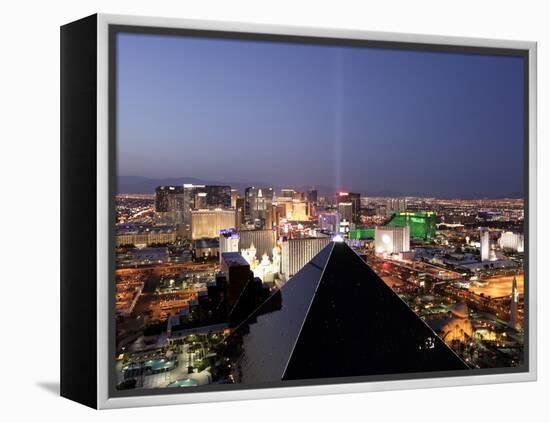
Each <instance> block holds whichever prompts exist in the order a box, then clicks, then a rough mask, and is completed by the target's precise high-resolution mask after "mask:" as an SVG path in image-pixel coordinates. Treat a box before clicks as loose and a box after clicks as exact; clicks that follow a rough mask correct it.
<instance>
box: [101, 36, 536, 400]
mask: <svg viewBox="0 0 550 423" xmlns="http://www.w3.org/2000/svg"><path fill="white" fill-rule="evenodd" d="M115 43H116V82H115V86H116V136H115V139H116V143H115V145H116V172H117V174H116V185H117V186H116V198H115V210H114V212H115V215H116V222H113V225H115V231H114V239H113V240H112V242H113V243H114V246H113V247H114V254H115V257H113V260H114V263H115V265H114V267H115V275H114V277H113V281H114V282H113V283H114V285H115V286H114V289H113V292H114V295H115V298H114V302H115V306H114V311H115V315H113V317H112V318H113V320H114V321H115V323H114V335H113V336H114V339H115V340H116V342H115V344H116V345H115V347H114V356H113V357H112V360H113V365H112V373H114V375H113V376H112V378H113V380H114V384H115V386H114V387H115V390H116V391H117V392H120V393H121V394H129V393H132V392H134V393H136V394H139V392H151V391H145V390H162V392H163V393H167V392H182V391H183V392H191V391H197V390H201V389H210V390H216V389H222V385H240V386H242V387H247V388H254V387H268V386H281V385H282V386H284V385H285V384H291V385H292V384H294V385H296V384H297V383H300V381H309V382H308V383H317V382H316V381H318V383H330V381H338V383H341V382H345V381H346V380H347V379H346V378H348V379H349V381H357V380H362V379H361V378H363V379H364V380H381V378H388V377H389V378H395V379H399V378H400V377H415V376H414V375H418V377H424V378H425V377H432V376H433V377H440V376H449V375H468V374H476V372H489V371H493V372H505V371H514V369H521V368H522V367H523V366H525V365H526V362H525V357H526V353H527V349H526V348H525V344H524V335H525V330H526V325H527V323H528V322H526V321H525V320H524V316H526V314H527V313H526V309H525V303H526V302H524V298H525V297H524V296H525V295H527V292H528V290H527V288H528V280H527V278H526V277H524V269H525V268H526V260H527V254H526V253H527V252H526V247H527V239H526V238H525V237H524V234H525V233H526V227H527V223H525V224H524V219H525V218H526V213H525V207H526V199H525V196H524V186H525V183H526V180H525V176H524V173H525V160H524V152H525V125H526V122H525V114H524V106H525V105H524V98H525V96H524V94H525V93H524V89H525V87H524V81H525V74H524V72H525V67H524V58H523V57H522V56H514V55H505V54H490V53H489V52H479V51H473V52H469V51H452V52H449V51H435V50H429V49H425V50H420V49H404V48H392V47H391V46H388V47H381V46H369V45H345V44H344V43H333V44H330V43H324V44H323V43H321V42H313V41H310V42H308V41H307V40H277V39H250V37H248V39H244V38H243V39H239V38H237V37H236V36H233V38H231V37H228V36H226V37H219V36H218V37H216V36H211V35H204V36H201V35H200V34H183V35H178V34H169V35H161V34H144V33H139V32H131V31H128V32H118V33H117V34H116V39H115ZM366 378H370V379H366ZM377 378H378V379H377ZM163 388H164V389H163ZM183 388H184V389H183ZM225 388H227V387H225Z"/></svg>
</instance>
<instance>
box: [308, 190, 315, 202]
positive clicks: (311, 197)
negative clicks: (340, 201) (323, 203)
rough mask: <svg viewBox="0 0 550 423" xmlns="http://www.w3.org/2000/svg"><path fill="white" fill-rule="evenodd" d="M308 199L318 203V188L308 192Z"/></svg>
mask: <svg viewBox="0 0 550 423" xmlns="http://www.w3.org/2000/svg"><path fill="white" fill-rule="evenodd" d="M307 201H309V202H310V203H312V204H317V190H316V189H313V188H312V189H310V190H309V191H308V192H307Z"/></svg>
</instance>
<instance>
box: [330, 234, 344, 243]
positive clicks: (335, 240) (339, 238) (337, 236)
mask: <svg viewBox="0 0 550 423" xmlns="http://www.w3.org/2000/svg"><path fill="white" fill-rule="evenodd" d="M332 240H333V241H334V242H344V238H343V237H342V235H334V236H333V237H332Z"/></svg>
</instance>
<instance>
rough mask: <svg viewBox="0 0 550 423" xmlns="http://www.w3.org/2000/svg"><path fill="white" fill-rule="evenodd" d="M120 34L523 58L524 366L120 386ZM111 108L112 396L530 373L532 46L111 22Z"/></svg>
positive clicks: (110, 268)
mask: <svg viewBox="0 0 550 423" xmlns="http://www.w3.org/2000/svg"><path fill="white" fill-rule="evenodd" d="M119 33H134V34H150V35H167V36H184V37H185V36H187V37H202V38H217V39H219V38H226V39H233V40H253V41H266V42H280V43H298V44H317V45H333V46H334V45H337V46H347V47H359V48H360V47H369V48H384V49H393V50H415V51H433V52H439V53H462V54H477V55H491V56H514V57H521V58H522V59H523V63H524V68H523V69H524V82H523V90H524V95H523V102H524V114H523V119H524V125H523V126H524V141H523V142H524V150H523V151H524V158H523V201H524V206H523V207H524V223H523V225H524V226H523V231H524V269H523V272H524V307H525V309H524V346H523V364H522V365H520V366H517V367H501V368H490V369H469V370H459V371H444V372H429V373H426V372H415V373H406V374H392V375H375V376H356V377H341V378H330V379H321V378H320V379H304V380H299V381H285V382H282V381H280V382H269V383H260V384H254V385H248V384H233V385H204V386H197V387H177V388H176V387H174V388H156V389H139V390H124V391H119V390H117V389H116V373H115V372H116V368H115V354H116V328H115V325H116V320H115V315H116V314H115V283H116V278H115V270H116V264H115V260H114V257H115V248H114V245H115V243H114V239H115V229H114V228H115V223H116V205H115V198H116V194H117V182H116V181H117V172H116V171H117V169H116V162H117V161H116V154H117V148H116V147H117V139H116V132H117V109H116V105H117V86H116V77H117V68H116V64H117V43H116V40H117V34H119ZM108 49H109V52H108V57H109V60H108V62H109V64H108V66H109V71H108V86H109V88H108V90H109V92H108V108H109V112H108V113H109V119H108V121H109V124H108V125H109V128H108V133H109V139H108V149H109V164H108V166H109V194H108V195H109V222H110V225H109V240H110V242H109V278H108V281H109V282H108V283H109V287H108V292H109V333H108V339H109V345H108V349H109V358H108V359H109V363H108V369H109V377H108V383H109V389H108V396H109V397H110V398H114V397H129V396H132V397H134V396H147V395H166V394H181V393H192V392H220V391H234V390H250V389H264V388H282V387H293V386H313V385H330V384H342V383H346V384H347V383H364V382H380V381H396V380H409V379H432V378H441V377H453V376H454V377H456V376H461V377H463V376H466V377H467V376H479V375H496V374H508V373H525V372H528V371H529V348H530V344H529V301H530V300H529V298H530V295H529V257H530V256H529V254H530V253H529V50H527V49H508V48H494V47H470V46H458V45H446V44H427V43H410V42H397V41H378V40H360V39H348V38H329V37H312V36H298V35H281V34H264V33H247V32H235V31H216V30H202V29H185V28H169V27H152V26H134V25H114V24H110V25H109V26H108Z"/></svg>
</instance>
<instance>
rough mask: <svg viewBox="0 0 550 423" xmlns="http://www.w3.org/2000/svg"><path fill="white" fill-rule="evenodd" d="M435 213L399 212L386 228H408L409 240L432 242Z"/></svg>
mask: <svg viewBox="0 0 550 423" xmlns="http://www.w3.org/2000/svg"><path fill="white" fill-rule="evenodd" d="M436 218H437V216H436V214H435V212H432V211H428V212H399V213H394V214H393V215H392V217H391V219H390V221H389V222H388V223H386V226H400V227H405V226H409V227H410V234H411V238H421V239H424V240H432V239H433V238H434V237H435V231H436V223H437V222H436Z"/></svg>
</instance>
